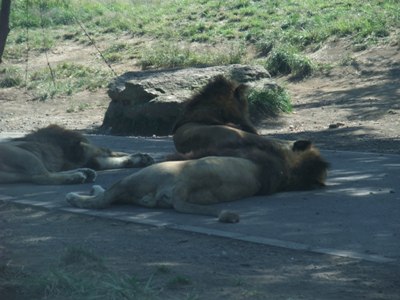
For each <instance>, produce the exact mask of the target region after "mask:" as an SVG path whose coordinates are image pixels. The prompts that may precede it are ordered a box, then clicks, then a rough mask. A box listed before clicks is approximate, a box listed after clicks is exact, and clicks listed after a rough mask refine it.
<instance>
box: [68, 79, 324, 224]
mask: <svg viewBox="0 0 400 300" xmlns="http://www.w3.org/2000/svg"><path fill="white" fill-rule="evenodd" d="M245 89H246V87H245V86H244V85H240V84H237V83H235V82H233V81H229V80H226V79H225V78H224V77H222V76H218V77H217V78H215V79H214V80H213V81H211V82H210V83H209V84H208V85H206V86H205V88H204V89H203V90H202V91H200V93H198V94H196V95H195V96H194V97H193V98H192V99H191V100H189V102H188V104H187V106H186V109H185V111H184V113H183V115H182V116H181V117H180V118H179V119H178V121H177V123H176V126H175V128H174V132H175V134H174V142H175V146H176V149H177V151H178V153H176V154H175V155H172V156H171V157H170V158H169V159H170V161H166V162H162V163H158V164H154V165H152V166H149V167H146V168H144V169H142V170H140V171H139V172H137V173H134V174H132V175H130V176H127V177H125V178H123V179H121V180H120V181H118V182H116V183H114V184H113V185H112V186H111V187H110V188H109V189H107V190H104V189H103V188H102V187H100V186H94V187H93V189H92V191H91V192H90V193H89V194H85V193H69V194H68V195H67V196H66V199H67V201H68V202H69V203H70V204H71V205H73V206H76V207H81V208H104V207H107V206H108V205H110V204H113V203H131V204H136V205H141V206H145V207H150V208H154V207H166V208H174V209H175V210H176V211H178V212H183V213H192V214H203V215H209V216H215V217H217V218H218V220H219V221H221V222H230V223H234V222H238V221H239V215H238V214H236V213H234V212H229V211H223V210H222V211H221V210H219V209H216V208H215V207H213V206H212V205H209V204H215V203H220V202H226V201H234V200H237V199H242V198H246V197H250V196H253V195H268V194H272V193H276V192H281V191H294V190H304V189H312V188H316V187H321V186H324V185H325V179H326V172H327V168H328V163H327V162H326V161H325V160H324V159H323V158H322V157H321V155H320V153H319V151H318V149H317V148H315V147H314V146H313V145H312V143H311V142H310V141H303V140H300V141H295V142H290V141H281V140H275V139H267V138H264V137H261V136H259V135H258V134H257V131H256V130H255V128H254V126H253V125H252V124H251V122H250V121H249V118H248V114H247V99H246V97H245Z"/></svg>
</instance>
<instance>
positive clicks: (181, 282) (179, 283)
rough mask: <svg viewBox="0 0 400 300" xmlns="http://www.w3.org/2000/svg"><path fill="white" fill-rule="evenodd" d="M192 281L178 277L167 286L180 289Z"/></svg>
mask: <svg viewBox="0 0 400 300" xmlns="http://www.w3.org/2000/svg"><path fill="white" fill-rule="evenodd" d="M189 284H191V281H190V279H189V278H187V277H184V276H181V275H178V276H175V277H174V278H172V279H171V280H169V281H168V283H167V286H168V287H169V288H172V289H175V288H179V287H180V286H184V285H189Z"/></svg>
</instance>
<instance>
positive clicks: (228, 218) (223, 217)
mask: <svg viewBox="0 0 400 300" xmlns="http://www.w3.org/2000/svg"><path fill="white" fill-rule="evenodd" d="M239 220H240V217H239V215H238V214H237V213H234V212H231V211H226V210H223V211H221V213H220V214H219V216H218V221H220V222H222V223H238V222H239Z"/></svg>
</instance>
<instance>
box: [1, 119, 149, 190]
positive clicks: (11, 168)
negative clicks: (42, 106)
mask: <svg viewBox="0 0 400 300" xmlns="http://www.w3.org/2000/svg"><path fill="white" fill-rule="evenodd" d="M152 163H153V159H152V158H151V157H150V156H148V155H147V154H132V155H131V154H127V153H122V152H113V151H111V150H109V149H106V148H101V147H97V146H95V145H93V144H91V143H90V142H89V141H88V140H87V139H86V138H85V137H84V136H83V135H82V134H80V133H78V132H74V131H71V130H67V129H64V128H62V127H60V126H57V125H50V126H48V127H45V128H42V129H39V130H37V131H34V132H32V133H30V134H27V135H25V136H24V137H21V138H16V139H12V140H9V141H6V142H2V143H0V183H20V182H30V183H35V184H74V183H84V182H93V181H94V179H95V178H96V172H95V171H94V170H105V169H115V168H133V167H143V166H147V165H149V164H152Z"/></svg>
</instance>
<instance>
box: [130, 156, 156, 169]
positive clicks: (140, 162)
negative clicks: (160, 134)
mask: <svg viewBox="0 0 400 300" xmlns="http://www.w3.org/2000/svg"><path fill="white" fill-rule="evenodd" d="M128 164H129V165H128V167H133V168H139V167H146V166H149V165H152V164H154V159H153V158H152V157H151V156H150V155H148V154H143V153H136V154H131V155H130V160H129V161H128Z"/></svg>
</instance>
